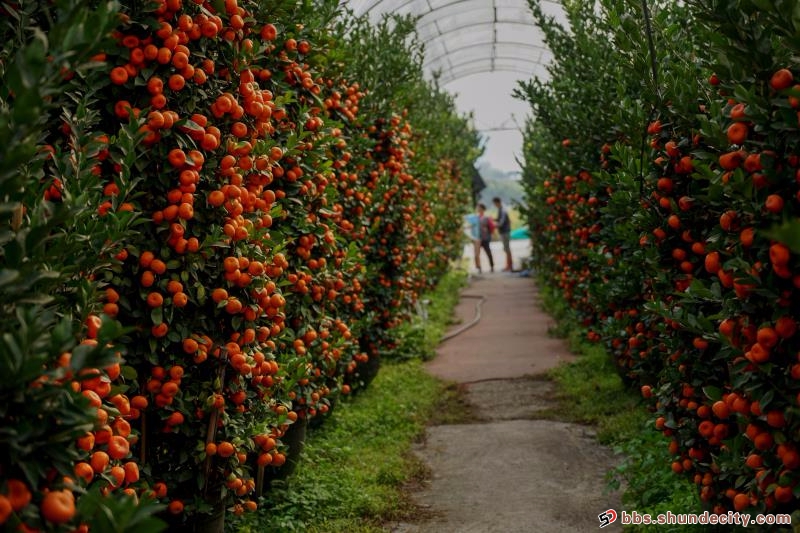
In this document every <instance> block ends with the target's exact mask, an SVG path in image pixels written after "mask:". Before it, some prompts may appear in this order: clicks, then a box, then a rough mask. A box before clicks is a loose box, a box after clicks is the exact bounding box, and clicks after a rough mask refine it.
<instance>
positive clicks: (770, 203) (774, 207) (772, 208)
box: [764, 194, 784, 214]
mask: <svg viewBox="0 0 800 533" xmlns="http://www.w3.org/2000/svg"><path fill="white" fill-rule="evenodd" d="M783 205H784V201H783V197H782V196H781V195H779V194H770V195H769V196H767V199H766V201H765V202H764V207H765V208H766V209H767V211H769V212H770V213H775V214H777V213H780V212H781V211H783Z"/></svg>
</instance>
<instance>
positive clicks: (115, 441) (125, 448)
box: [108, 435, 131, 459]
mask: <svg viewBox="0 0 800 533" xmlns="http://www.w3.org/2000/svg"><path fill="white" fill-rule="evenodd" d="M130 453H131V445H130V443H129V442H128V439H126V438H125V437H122V436H120V435H114V436H112V437H111V438H110V439H109V441H108V455H109V457H111V458H112V459H124V458H125V457H127V456H128V454H130Z"/></svg>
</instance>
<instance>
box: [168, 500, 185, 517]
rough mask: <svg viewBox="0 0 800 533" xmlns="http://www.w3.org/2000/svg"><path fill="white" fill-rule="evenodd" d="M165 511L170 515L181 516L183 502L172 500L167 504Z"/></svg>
mask: <svg viewBox="0 0 800 533" xmlns="http://www.w3.org/2000/svg"><path fill="white" fill-rule="evenodd" d="M167 509H168V510H169V512H170V513H172V514H181V513H182V512H183V502H182V501H180V500H172V501H171V502H169V505H168V506H167Z"/></svg>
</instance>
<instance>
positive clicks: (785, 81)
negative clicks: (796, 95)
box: [769, 68, 794, 91]
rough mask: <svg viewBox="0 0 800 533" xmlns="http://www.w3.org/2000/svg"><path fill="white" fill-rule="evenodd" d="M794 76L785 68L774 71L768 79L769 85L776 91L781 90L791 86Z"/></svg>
mask: <svg viewBox="0 0 800 533" xmlns="http://www.w3.org/2000/svg"><path fill="white" fill-rule="evenodd" d="M793 82H794V76H793V75H792V71H791V70H789V69H786V68H782V69H780V70H777V71H775V73H774V74H773V75H772V77H771V78H770V80H769V85H770V87H772V88H773V89H774V90H776V91H782V90H784V89H788V88H789V87H791V86H792V83H793Z"/></svg>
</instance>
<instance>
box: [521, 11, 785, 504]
mask: <svg viewBox="0 0 800 533" xmlns="http://www.w3.org/2000/svg"><path fill="white" fill-rule="evenodd" d="M565 4H566V5H567V6H568V9H567V11H568V20H569V25H568V26H566V27H562V26H560V25H558V24H557V23H555V22H554V21H553V20H550V19H548V18H547V17H546V16H545V15H544V14H543V13H542V11H541V10H540V9H539V7H537V6H538V2H535V1H532V0H531V6H532V8H533V10H534V13H535V15H536V18H537V21H538V22H539V23H540V24H541V26H542V27H543V28H544V30H545V34H546V36H547V42H548V45H549V46H550V48H551V50H552V51H553V53H554V60H553V63H552V64H551V66H550V74H551V80H550V81H549V82H547V83H541V82H538V81H533V82H530V83H526V84H524V85H523V86H521V87H520V88H519V90H518V95H519V96H520V97H522V98H525V99H526V100H527V101H529V102H530V103H531V105H532V107H533V110H534V115H535V117H536V118H535V119H534V120H532V121H531V122H530V123H529V124H528V125H527V127H526V132H525V148H524V150H525V161H526V163H525V169H524V181H525V186H526V190H527V197H528V201H529V205H528V210H527V215H528V217H529V219H530V221H531V225H532V234H533V235H534V239H533V247H534V260H535V263H536V268H537V269H538V270H539V273H540V274H541V275H542V276H544V277H545V278H546V279H550V280H552V281H553V283H554V284H557V286H558V288H559V292H560V294H561V295H562V296H563V298H564V299H565V300H566V301H567V302H568V303H569V304H570V306H571V307H572V309H574V311H575V313H576V314H577V316H578V318H579V319H580V320H581V321H582V323H583V325H585V326H586V328H587V330H588V335H589V339H590V340H592V341H596V342H601V343H603V344H604V345H605V346H606V347H607V349H608V351H609V352H610V353H611V354H613V358H614V360H615V362H616V364H617V367H618V369H619V371H620V373H621V375H622V376H623V377H624V379H625V380H626V381H627V382H628V383H630V384H631V385H632V386H634V387H636V388H637V389H638V388H641V392H642V395H643V396H644V397H645V398H646V399H647V401H648V402H649V404H650V405H651V407H652V410H653V413H654V419H655V420H654V423H655V426H656V428H657V429H659V430H660V431H662V432H663V434H664V436H665V437H666V439H665V446H668V447H669V451H670V454H671V455H672V457H673V462H672V464H671V468H672V470H673V471H674V472H676V473H679V474H681V475H685V476H687V478H688V479H690V480H692V481H693V482H694V483H696V486H697V490H698V493H699V495H700V498H701V500H702V501H703V502H704V503H705V504H706V505H707V506H708V508H709V509H713V511H715V512H719V513H722V512H727V511H728V510H734V509H735V510H738V511H748V512H792V511H795V510H797V509H798V506H799V505H798V503H799V502H800V500H799V499H798V498H800V484H799V482H800V449H798V447H799V446H800V408H799V407H800V405H799V403H800V335H798V332H797V325H798V320H800V220H799V219H798V216H800V84H798V82H796V81H795V78H796V77H798V76H800V64H798V61H797V58H798V53H800V10H798V4H797V3H796V2H790V1H784V0H738V1H734V2H730V1H717V0H695V1H687V2H668V1H648V2H639V1H632V0H599V1H596V2H595V1H591V2H589V1H577V2H569V3H565ZM664 468H670V465H668V464H666V465H664Z"/></svg>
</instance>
